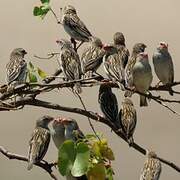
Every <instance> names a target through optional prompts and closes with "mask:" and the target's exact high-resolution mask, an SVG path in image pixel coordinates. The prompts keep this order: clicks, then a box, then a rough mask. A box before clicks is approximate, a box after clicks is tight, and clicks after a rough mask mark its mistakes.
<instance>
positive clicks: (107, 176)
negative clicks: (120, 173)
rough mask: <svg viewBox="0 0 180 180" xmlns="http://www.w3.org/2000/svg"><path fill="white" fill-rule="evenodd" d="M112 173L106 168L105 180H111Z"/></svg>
mask: <svg viewBox="0 0 180 180" xmlns="http://www.w3.org/2000/svg"><path fill="white" fill-rule="evenodd" d="M113 175H114V171H113V169H112V168H111V167H108V168H106V178H107V179H108V180H113V179H114V178H113Z"/></svg>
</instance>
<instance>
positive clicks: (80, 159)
mask: <svg viewBox="0 0 180 180" xmlns="http://www.w3.org/2000/svg"><path fill="white" fill-rule="evenodd" d="M76 152H77V154H76V159H75V161H74V165H73V167H72V170H71V174H72V175H73V176H74V177H80V176H82V175H84V174H85V173H86V172H87V169H88V166H89V158H90V150H89V147H88V145H87V144H85V143H84V142H80V143H78V144H77V149H76Z"/></svg>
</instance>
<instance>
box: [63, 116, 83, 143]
mask: <svg viewBox="0 0 180 180" xmlns="http://www.w3.org/2000/svg"><path fill="white" fill-rule="evenodd" d="M62 124H63V125H64V127H65V139H66V140H68V139H70V140H73V141H74V142H76V141H77V140H79V139H83V138H84V134H83V132H82V131H81V130H80V128H79V126H78V123H77V122H76V120H74V119H72V118H64V119H63V120H62Z"/></svg>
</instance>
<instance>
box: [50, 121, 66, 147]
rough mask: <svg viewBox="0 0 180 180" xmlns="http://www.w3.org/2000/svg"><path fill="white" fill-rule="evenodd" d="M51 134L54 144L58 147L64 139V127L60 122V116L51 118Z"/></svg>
mask: <svg viewBox="0 0 180 180" xmlns="http://www.w3.org/2000/svg"><path fill="white" fill-rule="evenodd" d="M51 135H52V139H53V142H54V144H55V146H56V147H57V149H59V147H60V146H61V145H62V144H63V143H64V141H65V127H64V125H63V124H62V118H55V119H54V120H53V123H52V131H51Z"/></svg>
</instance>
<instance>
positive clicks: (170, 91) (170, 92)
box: [169, 88, 174, 96]
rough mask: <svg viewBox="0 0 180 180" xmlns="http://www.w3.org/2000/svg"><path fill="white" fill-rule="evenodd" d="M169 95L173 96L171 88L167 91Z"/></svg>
mask: <svg viewBox="0 0 180 180" xmlns="http://www.w3.org/2000/svg"><path fill="white" fill-rule="evenodd" d="M169 94H170V95H171V96H173V94H174V93H173V89H172V88H170V89H169Z"/></svg>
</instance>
